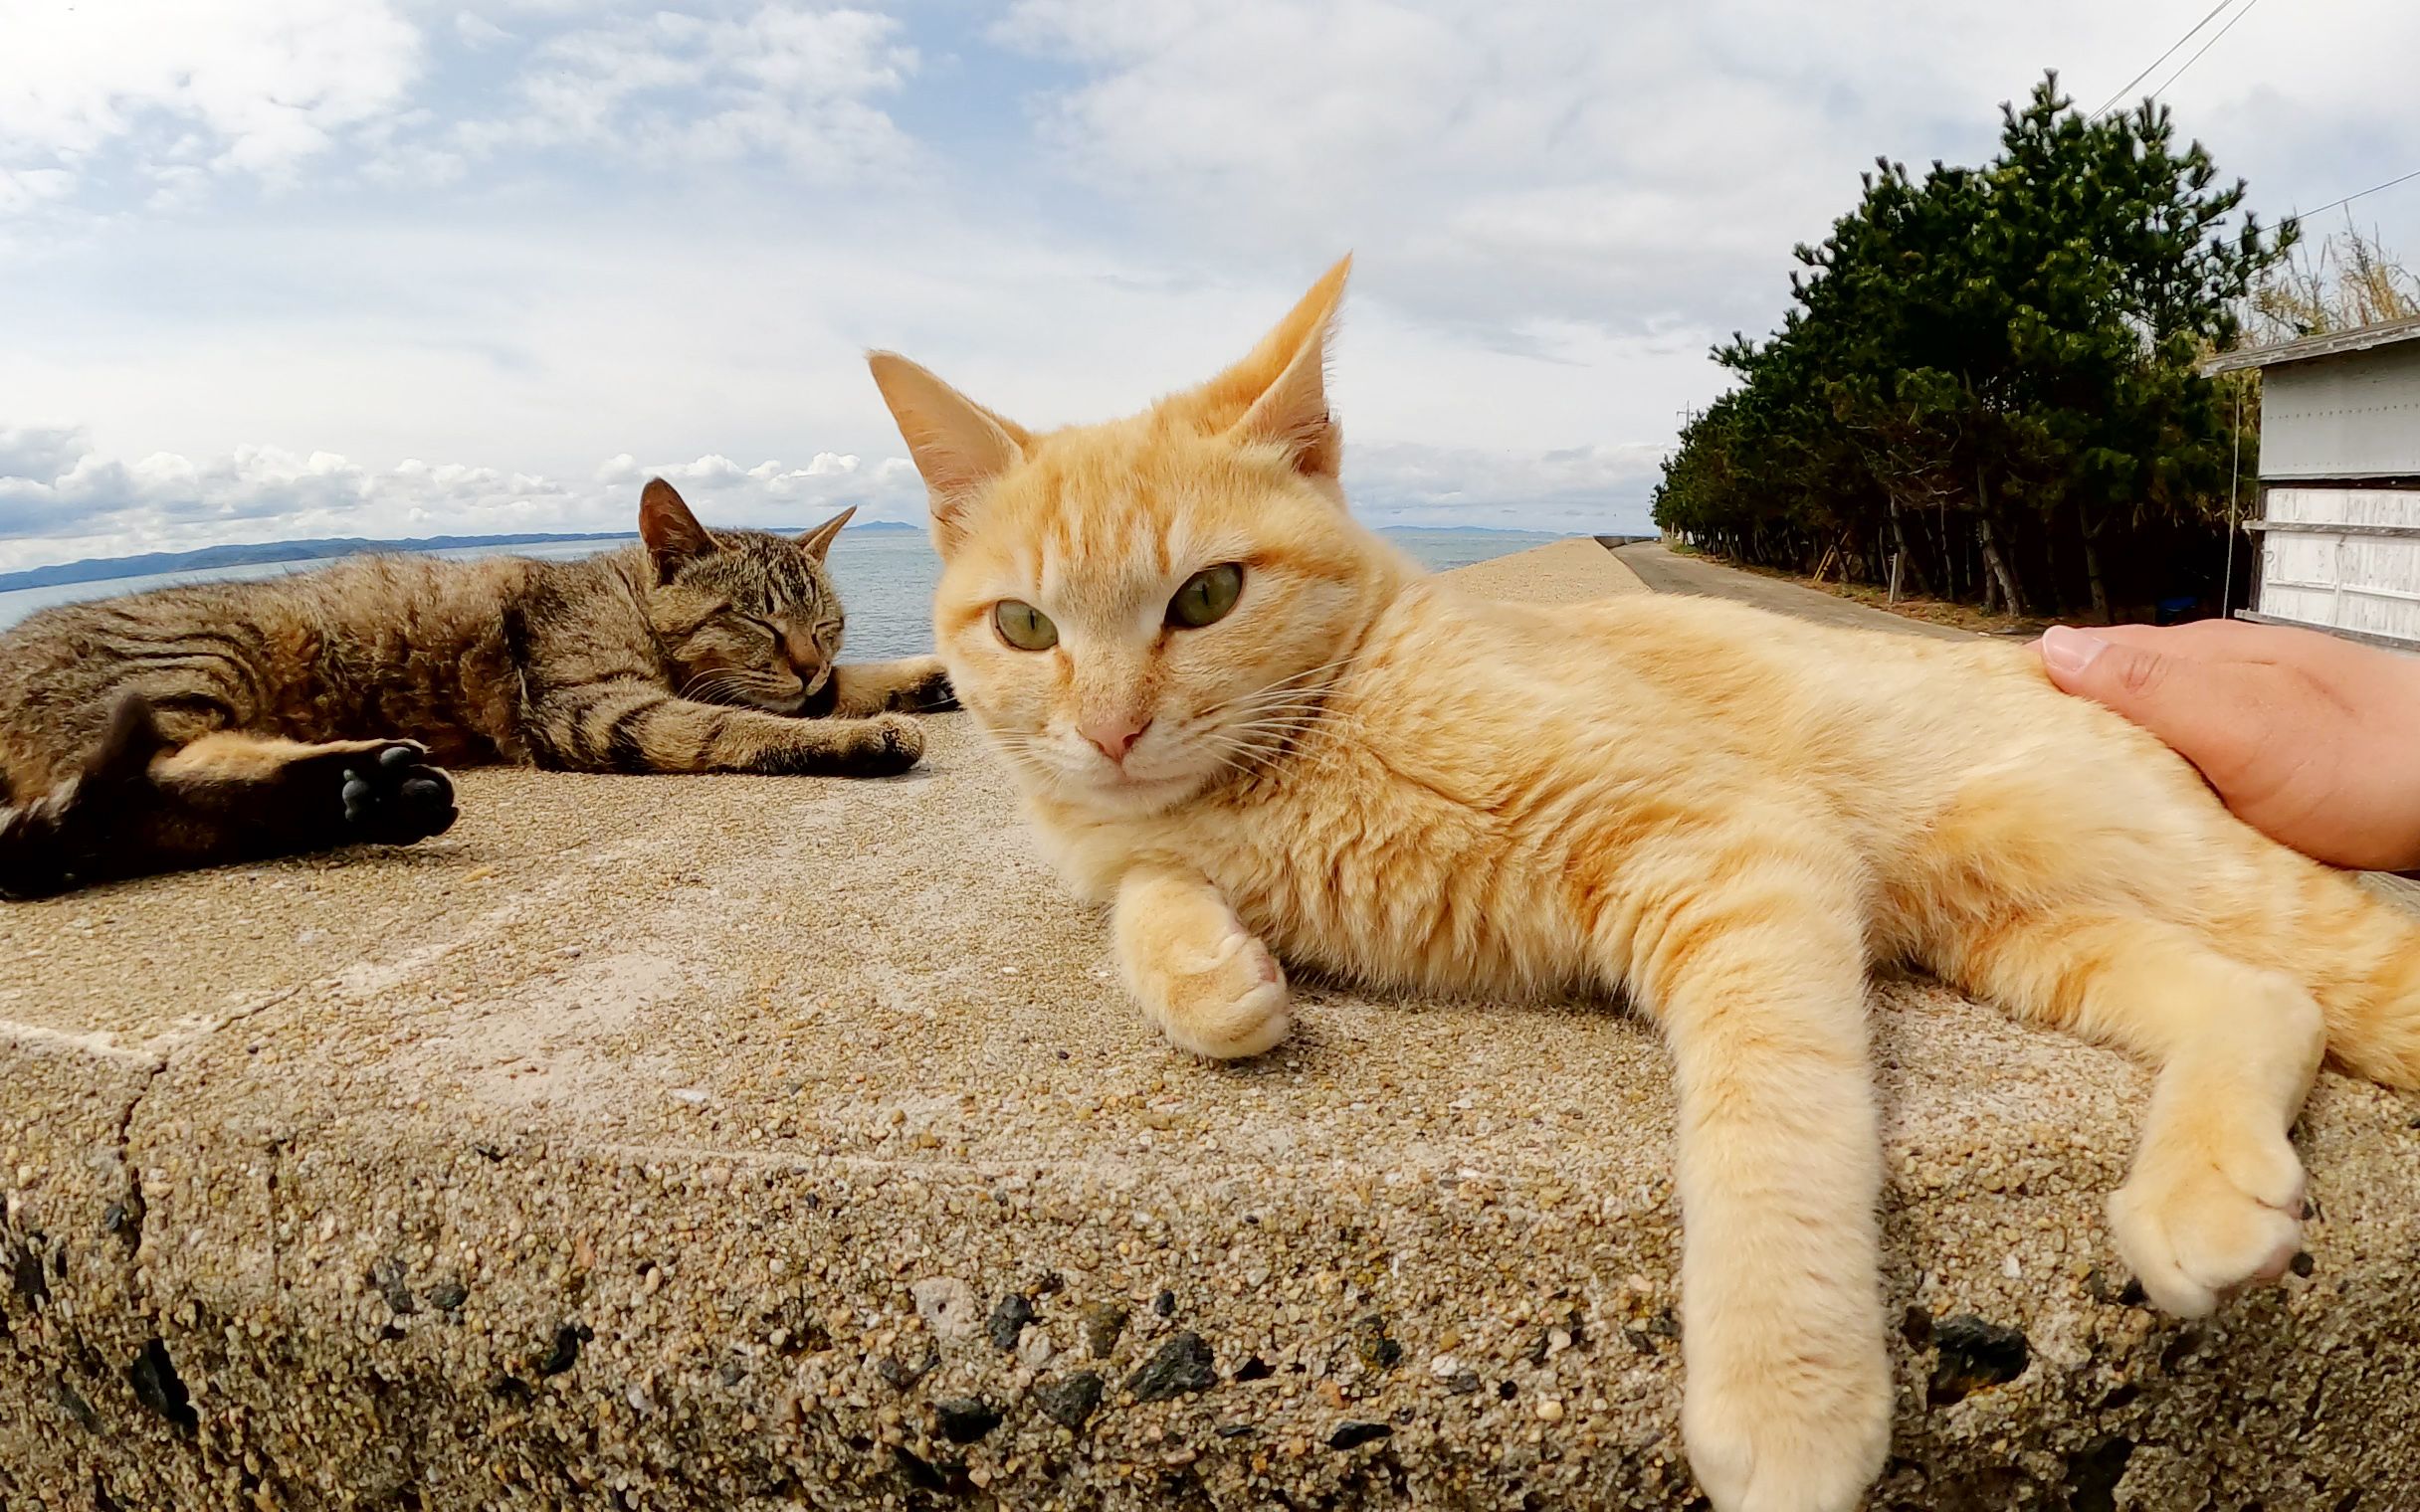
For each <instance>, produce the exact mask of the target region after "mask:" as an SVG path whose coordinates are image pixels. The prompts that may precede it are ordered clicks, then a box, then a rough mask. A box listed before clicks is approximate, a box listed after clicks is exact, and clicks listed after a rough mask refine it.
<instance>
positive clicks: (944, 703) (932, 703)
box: [907, 672, 963, 714]
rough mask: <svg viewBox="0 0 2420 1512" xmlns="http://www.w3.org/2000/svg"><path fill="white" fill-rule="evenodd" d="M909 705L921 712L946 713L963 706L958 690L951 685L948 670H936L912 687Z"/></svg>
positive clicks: (908, 697)
mask: <svg viewBox="0 0 2420 1512" xmlns="http://www.w3.org/2000/svg"><path fill="white" fill-rule="evenodd" d="M907 706H908V708H910V709H912V710H914V711H915V712H916V713H919V714H945V713H949V712H950V711H952V710H954V709H957V708H961V707H963V705H962V704H960V703H959V702H958V690H957V689H956V688H954V687H951V686H950V685H949V673H947V672H934V673H933V674H932V675H931V676H929V677H926V678H925V679H924V680H923V681H921V682H918V683H917V684H916V685H915V686H914V687H912V688H910V689H909V690H908V694H907Z"/></svg>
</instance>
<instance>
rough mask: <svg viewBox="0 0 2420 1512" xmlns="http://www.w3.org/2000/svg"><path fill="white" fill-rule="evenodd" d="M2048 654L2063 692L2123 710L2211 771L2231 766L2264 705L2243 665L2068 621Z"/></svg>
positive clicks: (2046, 636)
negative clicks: (2194, 656) (2170, 649)
mask: <svg viewBox="0 0 2420 1512" xmlns="http://www.w3.org/2000/svg"><path fill="white" fill-rule="evenodd" d="M2041 655H2042V669H2043V670H2044V671H2046V672H2048V673H2050V680H2051V681H2052V682H2054V683H2056V684H2057V685H2058V686H2059V688H2060V689H2061V690H2062V691H2065V692H2070V693H2075V694H2077V695H2079V696H2081V697H2085V698H2090V699H2092V700H2093V701H2094V702H2096V703H2101V704H2106V705H2107V706H2108V707H2110V708H2113V709H2115V710H2117V711H2118V713H2120V714H2123V715H2124V716H2125V717H2126V718H2128V719H2130V720H2132V721H2133V722H2134V723H2136V724H2138V725H2141V726H2142V727H2143V728H2144V729H2146V730H2149V731H2150V732H2151V733H2152V734H2154V735H2157V736H2158V737H2159V738H2160V739H2161V740H2163V741H2165V742H2167V744H2168V745H2169V746H2171V747H2172V748H2174V749H2175V750H2176V751H2177V752H2178V753H2179V754H2180V755H2182V756H2183V757H2184V758H2185V759H2186V760H2188V761H2191V762H2192V763H2194V764H2195V765H2196V766H2199V767H2200V768H2201V769H2202V770H2203V771H2204V772H2205V773H2206V772H2209V771H2210V769H2211V768H2212V767H2213V766H2217V767H2220V768H2225V767H2227V766H2228V765H2230V757H2231V756H2233V755H2235V754H2238V753H2237V752H2236V749H2235V748H2236V747H2237V746H2238V745H2240V744H2241V743H2242V740H2243V735H2244V732H2245V730H2246V729H2247V727H2248V725H2249V724H2250V720H2249V718H2248V717H2247V716H2248V715H2250V714H2251V713H2252V712H2253V706H2254V705H2255V704H2257V702H2258V699H2257V696H2256V695H2255V690H2254V689H2252V688H2248V687H2246V686H2245V685H2244V678H2243V677H2242V676H2241V675H2240V671H2241V668H2237V667H2233V666H2230V665H2227V664H2225V663H2217V662H2209V661H2195V660H2194V659H2192V658H2189V657H2180V656H2177V655H2175V654H2174V653H2172V652H2168V651H2163V650H2160V649H2158V648H2155V647H2150V646H2143V645H2139V644H2135V643H2132V642H2128V641H2118V640H2114V639H2105V638H2103V637H2101V636H2097V635H2094V634H2092V633H2091V632H2089V631H2083V630H2075V629H2071V628H2070V627H2068V626H2065V625H2054V626H2052V627H2051V628H2050V629H2049V630H2046V631H2044V632H2043V633H2042V641H2041Z"/></svg>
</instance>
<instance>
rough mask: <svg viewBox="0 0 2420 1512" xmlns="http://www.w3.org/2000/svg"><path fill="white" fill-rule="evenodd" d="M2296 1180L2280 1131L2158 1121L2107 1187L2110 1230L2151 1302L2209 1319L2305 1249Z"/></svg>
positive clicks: (2299, 1179) (2225, 1121)
mask: <svg viewBox="0 0 2420 1512" xmlns="http://www.w3.org/2000/svg"><path fill="white" fill-rule="evenodd" d="M2303 1186H2304V1181H2303V1163H2302V1161H2301V1160H2300V1159H2299V1158H2297V1156H2296V1155H2295V1153H2294V1145H2293V1144H2292V1143H2291V1142H2290V1141H2289V1140H2288V1139H2287V1138H2286V1136H2285V1135H2284V1134H2283V1133H2281V1132H2273V1131H2265V1130H2261V1129H2256V1128H2248V1127H2246V1126H2244V1125H2243V1124H2242V1123H2240V1122H2238V1121H2236V1120H2233V1119H2229V1118H2222V1117H2216V1116H2212V1117H2208V1118H2204V1119H2197V1120H2194V1121H2192V1122H2190V1123H2186V1122H2183V1121H2179V1122H2178V1123H2176V1124H2171V1125H2166V1126H2155V1127H2154V1128H2152V1129H2151V1130H2150V1131H2148V1132H2147V1133H2146V1135H2145V1137H2144V1140H2143V1145H2142V1151H2141V1153H2140V1154H2139V1155H2137V1156H2136V1157H2135V1160H2134V1169H2133V1171H2132V1173H2131V1174H2129V1175H2128V1176H2127V1178H2126V1183H2125V1185H2124V1186H2122V1187H2120V1188H2118V1190H2117V1191H2116V1192H2114V1193H2112V1194H2110V1228H2111V1229H2112V1231H2113V1232H2114V1233H2115V1234H2116V1236H2117V1239H2118V1253H2119V1254H2121V1255H2123V1256H2124V1257H2125V1262H2126V1263H2127V1264H2128V1265H2130V1266H2132V1267H2133V1270H2134V1274H2135V1277H2136V1278H2137V1279H2139V1280H2140V1281H2141V1282H2142V1289H2143V1291H2144V1293H2145V1294H2146V1295H2148V1296H2149V1297H2150V1299H2151V1300H2152V1301H2153V1302H2154V1303H2156V1304H2158V1306H2159V1307H2160V1308H2161V1309H2162V1310H2163V1311H2166V1312H2171V1313H2174V1314H2175V1315H2176V1316H2178V1317H2180V1318H2201V1317H2207V1316H2209V1314H2210V1313H2211V1312H2212V1311H2214V1310H2215V1309H2216V1308H2217V1306H2218V1304H2219V1303H2220V1301H2222V1300H2223V1299H2225V1298H2226V1297H2227V1296H2228V1295H2230V1294H2231V1293H2233V1292H2235V1291H2237V1290H2240V1289H2241V1288H2243V1287H2245V1286H2248V1285H2251V1284H2252V1283H2254V1282H2265V1281H2274V1280H2276V1279H2277V1278H2278V1277H2279V1276H2282V1275H2284V1274H2285V1273H2286V1267H2287V1266H2289V1265H2291V1264H2292V1263H2293V1262H2294V1256H2295V1253H2296V1251H2297V1250H2299V1249H2300V1248H2301V1247H2302V1240H2303V1222H2302V1215H2303Z"/></svg>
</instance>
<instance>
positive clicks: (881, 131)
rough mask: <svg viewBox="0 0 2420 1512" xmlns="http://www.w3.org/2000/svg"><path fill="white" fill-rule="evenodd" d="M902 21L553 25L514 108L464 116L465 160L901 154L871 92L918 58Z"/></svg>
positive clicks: (811, 168) (846, 171)
mask: <svg viewBox="0 0 2420 1512" xmlns="http://www.w3.org/2000/svg"><path fill="white" fill-rule="evenodd" d="M900 31H901V28H900V23H899V22H898V21H897V20H895V19H893V18H891V17H888V16H883V15H880V14H877V13H875V12H872V11H865V10H853V9H837V10H836V9H827V8H823V7H817V6H807V5H799V4H768V5H764V6H762V7H760V8H758V9H757V10H755V11H754V12H753V13H751V14H749V15H747V16H745V17H742V18H740V19H737V20H723V19H717V18H712V17H705V16H699V15H694V14H689V13H686V12H679V11H669V10H667V11H658V12H655V13H654V14H651V15H648V16H645V17H643V18H640V19H637V20H630V21H618V22H615V23H613V24H611V25H607V26H601V27H591V28H587V29H583V30H579V31H569V32H562V33H558V34H556V35H554V36H552V37H550V38H548V39H547V40H546V41H544V42H543V43H541V44H540V45H539V46H537V47H536V48H535V49H533V50H532V52H531V54H530V56H529V59H528V60H527V62H526V63H525V64H524V66H523V69H522V73H521V76H520V79H519V81H518V84H517V86H516V91H517V95H518V99H517V107H516V108H515V109H513V110H510V111H508V112H507V113H504V114H503V115H500V116H497V117H495V118H492V119H484V120H473V121H468V122H465V123H463V124H462V125H460V126H459V127H457V128H456V129H455V130H454V131H453V132H452V140H453V143H454V144H455V145H456V146H457V147H459V148H460V149H461V150H463V151H465V152H468V153H470V154H472V155H474V156H478V155H487V154H494V153H498V152H502V151H506V150H511V149H530V148H548V147H564V146H579V147H584V148H590V149H595V148H610V149H618V150H626V151H631V152H636V153H638V154H640V155H641V156H642V157H645V158H648V159H650V160H654V161H658V162H681V161H686V162H724V161H734V160H740V159H746V158H752V157H758V156H762V157H768V158H771V159H774V160H776V161H779V162H781V163H783V164H785V165H787V166H788V167H789V168H791V169H793V170H795V171H798V172H801V173H805V174H808V175H810V176H812V177H816V178H819V179H826V180H836V179H844V178H848V177H851V176H854V175H857V174H860V173H864V172H867V171H870V170H873V169H876V168H883V167H898V166H900V165H902V164H904V163H906V162H907V160H908V159H909V157H910V155H911V154H910V151H909V145H908V141H907V137H906V135H905V134H903V133H902V132H901V131H900V130H899V128H898V127H897V126H896V125H895V124H894V123H893V122H892V119H891V117H890V116H889V115H888V114H886V113H885V112H884V111H883V110H882V109H881V108H880V107H879V106H878V105H876V104H874V103H873V102H872V101H873V100H874V99H875V98H876V97H877V96H880V95H887V94H890V93H893V92H895V91H897V90H898V89H899V88H900V87H901V85H902V84H903V83H904V82H905V81H906V80H907V77H908V76H909V75H910V74H912V73H913V72H914V70H915V67H916V55H915V52H914V50H913V49H912V48H909V47H907V46H905V45H903V44H902V43H901V42H900V41H899V35H900Z"/></svg>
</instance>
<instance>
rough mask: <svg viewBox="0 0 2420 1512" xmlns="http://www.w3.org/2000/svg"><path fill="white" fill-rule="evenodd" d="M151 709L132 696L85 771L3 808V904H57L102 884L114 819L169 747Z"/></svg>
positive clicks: (118, 707) (120, 706) (112, 714)
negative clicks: (98, 875) (99, 869)
mask: <svg viewBox="0 0 2420 1512" xmlns="http://www.w3.org/2000/svg"><path fill="white" fill-rule="evenodd" d="M166 745H167V741H166V739H165V737H163V736H162V735H161V734H160V730H159V724H158V721H157V720H156V719H154V718H153V716H152V712H151V705H150V704H149V703H148V702H146V701H145V700H144V699H143V698H141V697H140V696H138V695H136V694H133V693H127V694H123V695H121V696H120V697H119V699H118V701H117V703H116V704H115V705H114V706H113V707H112V708H111V709H110V711H109V723H108V726H107V728H106V729H104V730H103V731H102V733H101V739H100V740H99V741H98V742H97V743H96V744H95V745H94V747H93V749H92V751H91V753H90V754H89V755H87V756H86V758H85V761H84V764H83V766H82V767H81V768H80V769H79V770H78V771H77V772H76V773H75V774H74V775H73V776H70V777H68V778H66V779H64V780H62V781H61V782H59V783H58V784H57V785H55V786H54V787H52V789H51V790H50V791H49V792H47V793H41V794H36V795H32V796H21V795H17V794H13V793H12V794H10V795H9V797H10V798H11V799H12V800H14V801H12V802H10V803H8V804H7V805H6V806H4V807H0V898H15V899H24V898H41V897H52V896H55V895H57V894H59V893H62V892H66V891H69V890H71V889H73V888H75V887H78V886H81V885H83V883H84V882H86V881H91V880H94V879H95V876H94V874H93V873H94V871H95V869H96V866H97V865H98V864H100V863H103V862H105V859H106V857H105V853H104V850H103V849H102V848H104V847H105V846H106V844H107V837H108V832H109V828H110V827H109V823H108V821H109V817H110V814H111V813H112V812H113V811H114V810H115V809H116V808H117V807H118V806H119V804H120V803H122V801H123V800H124V798H125V797H126V790H128V789H129V788H132V787H136V786H140V785H142V784H144V783H146V782H147V781H148V775H147V774H148V772H149V770H150V765H151V758H152V757H154V756H156V755H158V754H159V752H160V751H162V750H163V749H165V748H166Z"/></svg>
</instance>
